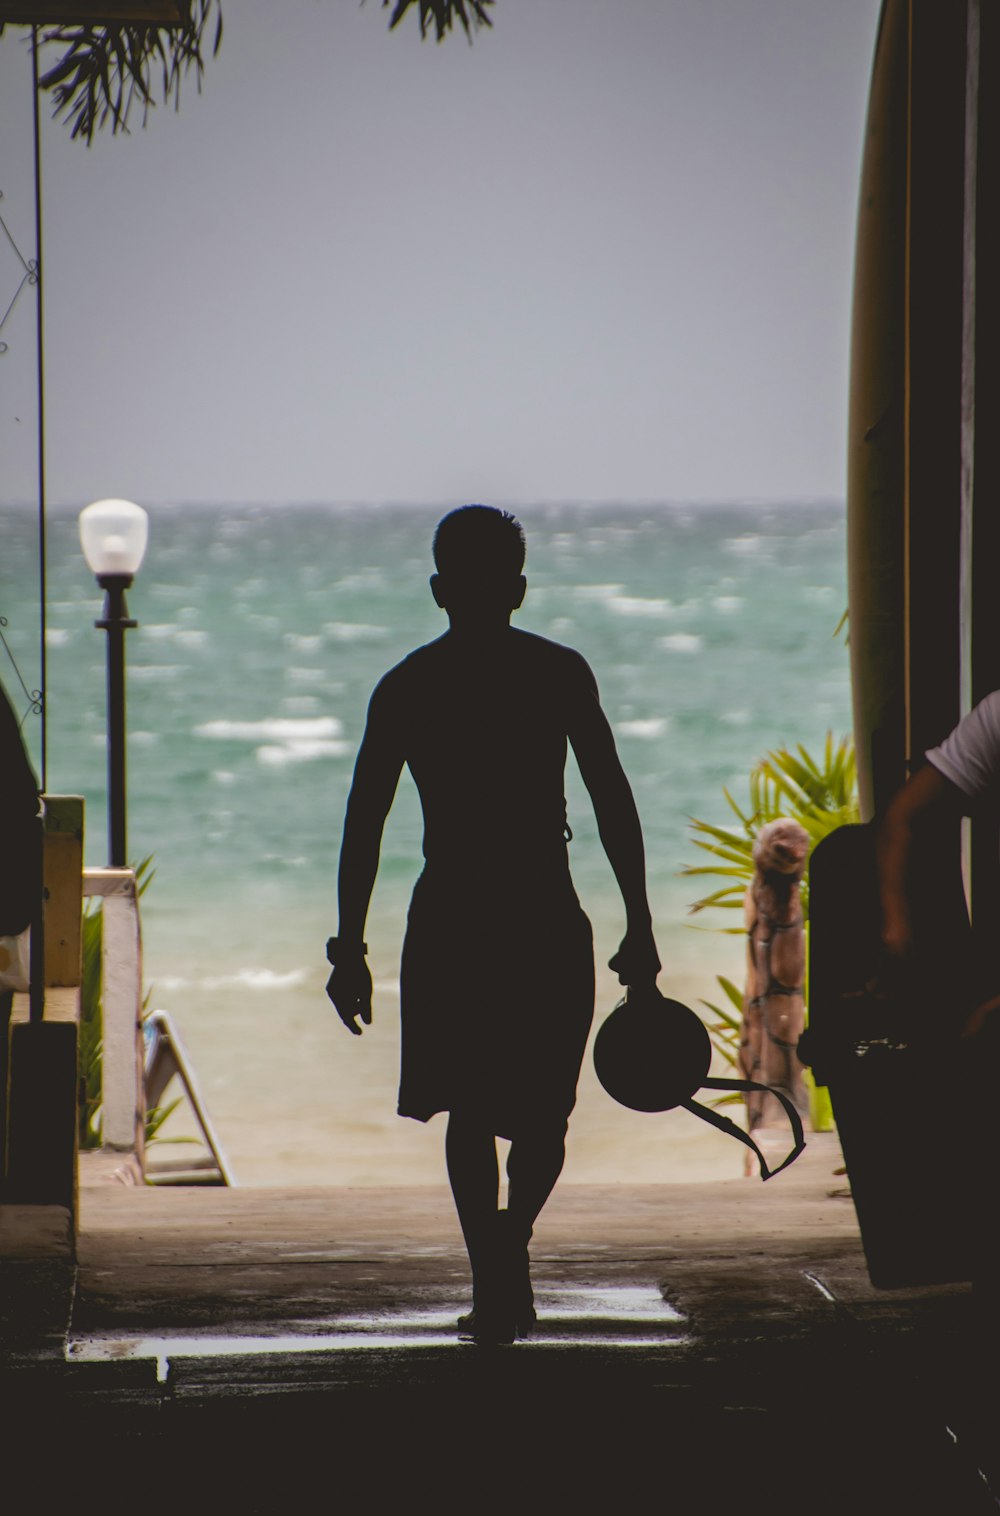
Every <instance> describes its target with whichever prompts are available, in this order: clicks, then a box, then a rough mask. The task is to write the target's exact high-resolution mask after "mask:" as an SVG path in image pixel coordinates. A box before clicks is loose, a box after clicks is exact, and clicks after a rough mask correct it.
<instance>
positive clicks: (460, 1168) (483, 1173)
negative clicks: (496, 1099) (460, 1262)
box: [445, 1111, 500, 1279]
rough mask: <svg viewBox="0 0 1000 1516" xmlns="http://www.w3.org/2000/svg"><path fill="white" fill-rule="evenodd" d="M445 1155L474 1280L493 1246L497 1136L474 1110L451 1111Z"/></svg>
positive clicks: (497, 1180) (498, 1177)
mask: <svg viewBox="0 0 1000 1516" xmlns="http://www.w3.org/2000/svg"><path fill="white" fill-rule="evenodd" d="M445 1156H446V1158H447V1162H448V1179H449V1181H450V1183H451V1193H452V1195H453V1196H454V1197H455V1209H456V1210H457V1212H458V1220H459V1224H460V1226H461V1228H462V1236H463V1237H464V1238H465V1246H466V1249H467V1250H468V1254H469V1262H470V1264H471V1265H472V1273H473V1279H475V1275H476V1271H477V1268H478V1269H479V1270H480V1271H481V1269H482V1263H483V1259H484V1258H485V1257H486V1255H487V1253H488V1252H489V1250H490V1248H491V1246H492V1243H493V1237H494V1231H495V1227H496V1215H497V1202H498V1198H499V1193H500V1170H499V1167H498V1165H497V1144H496V1138H495V1137H494V1135H493V1133H492V1132H490V1131H487V1130H486V1128H485V1127H484V1126H483V1125H482V1124H481V1122H479V1121H477V1119H476V1117H475V1115H474V1114H473V1113H471V1112H464V1113H463V1112H461V1111H452V1112H451V1113H450V1115H449V1117H448V1134H447V1136H446V1138H445Z"/></svg>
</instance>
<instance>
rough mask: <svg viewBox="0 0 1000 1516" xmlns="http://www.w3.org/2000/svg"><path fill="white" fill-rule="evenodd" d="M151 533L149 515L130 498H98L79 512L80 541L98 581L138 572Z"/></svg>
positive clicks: (84, 554)
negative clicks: (112, 576)
mask: <svg viewBox="0 0 1000 1516" xmlns="http://www.w3.org/2000/svg"><path fill="white" fill-rule="evenodd" d="M148 536H149V517H148V516H147V515H146V512H145V511H144V510H143V508H142V506H141V505H133V503H132V501H131V500H95V501H94V502H93V504H92V505H88V506H85V507H84V509H83V510H82V511H81V512H80V544H81V546H82V548H83V556H84V557H85V558H86V560H87V565H88V567H89V568H90V570H91V573H93V574H95V575H96V576H97V578H98V580H101V579H104V578H107V577H109V576H111V575H120V576H121V577H122V578H125V579H129V580H131V579H132V578H133V577H134V576H135V575H136V574H137V573H138V571H139V565H140V564H141V563H142V560H143V556H144V554H145V552H146V540H147V538H148Z"/></svg>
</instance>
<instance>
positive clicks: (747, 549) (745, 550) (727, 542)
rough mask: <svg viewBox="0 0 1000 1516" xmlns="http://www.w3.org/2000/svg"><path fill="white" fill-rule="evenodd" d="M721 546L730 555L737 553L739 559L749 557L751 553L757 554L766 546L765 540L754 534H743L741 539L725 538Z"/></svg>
mask: <svg viewBox="0 0 1000 1516" xmlns="http://www.w3.org/2000/svg"><path fill="white" fill-rule="evenodd" d="M722 546H723V547H724V548H725V549H726V551H727V552H730V553H738V554H739V555H740V557H749V556H750V555H751V554H753V553H759V552H760V550H761V548H762V547H764V546H766V542H765V539H764V538H763V537H758V536H757V535H756V533H754V532H744V534H743V536H742V537H726V538H725V539H724V541H723V543H722Z"/></svg>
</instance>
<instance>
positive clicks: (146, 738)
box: [128, 731, 160, 747]
mask: <svg viewBox="0 0 1000 1516" xmlns="http://www.w3.org/2000/svg"><path fill="white" fill-rule="evenodd" d="M128 740H129V742H134V743H135V745H136V747H155V746H156V744H157V743H158V742H159V740H160V734H159V732H142V731H139V732H129V734H128Z"/></svg>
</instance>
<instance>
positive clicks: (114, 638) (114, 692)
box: [94, 574, 138, 869]
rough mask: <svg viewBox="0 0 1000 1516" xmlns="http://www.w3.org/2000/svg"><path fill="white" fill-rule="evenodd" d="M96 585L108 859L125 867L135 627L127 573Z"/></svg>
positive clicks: (103, 578)
mask: <svg viewBox="0 0 1000 1516" xmlns="http://www.w3.org/2000/svg"><path fill="white" fill-rule="evenodd" d="M97 582H98V584H100V585H102V586H103V588H104V590H105V591H106V594H105V599H104V618H103V620H101V621H95V623H94V625H95V626H98V627H100V628H101V629H102V631H105V632H107V634H108V710H107V723H108V862H109V864H110V866H111V867H112V868H113V869H123V868H127V866H128V864H127V859H126V839H125V804H126V776H125V633H126V631H127V629H128V628H129V627H133V626H137V625H138V622H136V621H131V620H130V619H129V616H128V607H127V606H126V604H125V591H126V589H127V588H128V586H129V585H130V584H131V583H132V576H131V575H130V574H102V575H100V577H99V578H98V581H97Z"/></svg>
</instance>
